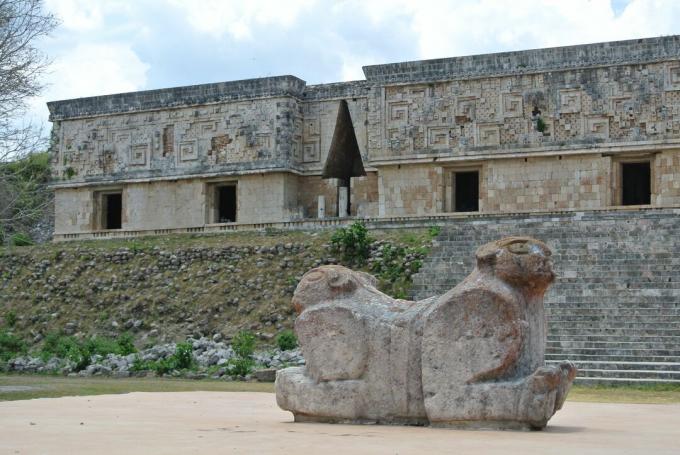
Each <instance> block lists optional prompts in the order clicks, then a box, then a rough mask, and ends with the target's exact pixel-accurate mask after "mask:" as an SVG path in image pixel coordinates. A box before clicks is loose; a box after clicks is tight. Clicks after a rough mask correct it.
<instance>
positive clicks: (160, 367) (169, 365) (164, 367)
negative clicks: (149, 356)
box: [149, 356, 178, 376]
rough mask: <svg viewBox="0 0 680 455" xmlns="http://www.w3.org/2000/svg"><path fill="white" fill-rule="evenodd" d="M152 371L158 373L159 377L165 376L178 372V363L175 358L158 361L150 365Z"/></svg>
mask: <svg viewBox="0 0 680 455" xmlns="http://www.w3.org/2000/svg"><path fill="white" fill-rule="evenodd" d="M149 366H150V369H152V370H153V371H155V372H156V374H157V375H159V376H164V375H166V374H168V373H170V372H171V371H173V370H177V369H178V368H177V362H176V359H175V357H174V356H171V357H168V358H167V359H160V360H157V361H155V362H153V363H151V364H150V365H149Z"/></svg>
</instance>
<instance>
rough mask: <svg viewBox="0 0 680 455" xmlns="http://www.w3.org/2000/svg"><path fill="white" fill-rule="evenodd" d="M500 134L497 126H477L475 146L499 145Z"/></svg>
mask: <svg viewBox="0 0 680 455" xmlns="http://www.w3.org/2000/svg"><path fill="white" fill-rule="evenodd" d="M500 143H501V133H500V129H499V127H498V125H497V124H495V123H494V124H486V125H485V124H481V125H477V145H480V146H485V145H500Z"/></svg>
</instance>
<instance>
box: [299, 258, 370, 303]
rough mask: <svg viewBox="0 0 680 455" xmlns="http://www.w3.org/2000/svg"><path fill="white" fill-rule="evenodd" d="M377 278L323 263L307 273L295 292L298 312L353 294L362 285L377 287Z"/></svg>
mask: <svg viewBox="0 0 680 455" xmlns="http://www.w3.org/2000/svg"><path fill="white" fill-rule="evenodd" d="M375 285H376V280H375V278H374V277H373V276H371V275H369V274H368V273H364V272H355V271H353V270H350V269H348V268H347V267H343V266H341V265H323V266H321V267H317V268H315V269H312V270H310V271H309V272H307V273H305V274H304V275H303V276H302V279H301V280H300V283H298V285H297V288H296V289H295V293H294V294H293V307H294V308H295V311H296V312H297V314H300V313H302V311H304V310H305V309H306V308H308V307H310V306H313V305H316V304H317V303H321V302H324V301H329V300H333V299H337V298H342V297H343V296H347V295H351V294H353V293H354V292H355V291H356V290H357V289H359V288H362V287H367V286H368V287H375Z"/></svg>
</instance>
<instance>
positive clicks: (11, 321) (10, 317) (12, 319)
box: [5, 310, 17, 327]
mask: <svg viewBox="0 0 680 455" xmlns="http://www.w3.org/2000/svg"><path fill="white" fill-rule="evenodd" d="M16 324H17V314H16V313H15V312H14V311H13V310H9V311H8V312H7V313H5V325H7V327H14V326H15V325H16Z"/></svg>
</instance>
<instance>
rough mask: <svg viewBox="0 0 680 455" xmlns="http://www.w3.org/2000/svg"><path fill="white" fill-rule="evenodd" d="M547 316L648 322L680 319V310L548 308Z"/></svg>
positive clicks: (575, 319) (570, 318) (553, 317)
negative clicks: (638, 319)
mask: <svg viewBox="0 0 680 455" xmlns="http://www.w3.org/2000/svg"><path fill="white" fill-rule="evenodd" d="M546 314H547V315H548V318H549V319H550V320H551V321H557V320H564V321H582V320H589V318H593V319H594V320H606V319H609V318H633V317H634V318H645V320H646V321H657V320H658V321H664V320H667V318H680V309H675V310H674V309H672V308H667V309H664V310H662V312H660V310H659V309H658V308H612V307H609V308H592V307H591V308H578V309H576V310H574V309H572V308H547V309H546ZM678 321H680V319H678Z"/></svg>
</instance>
